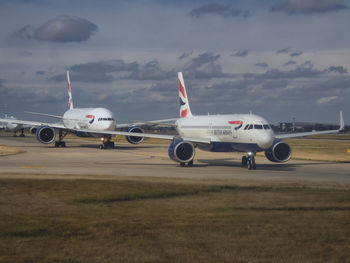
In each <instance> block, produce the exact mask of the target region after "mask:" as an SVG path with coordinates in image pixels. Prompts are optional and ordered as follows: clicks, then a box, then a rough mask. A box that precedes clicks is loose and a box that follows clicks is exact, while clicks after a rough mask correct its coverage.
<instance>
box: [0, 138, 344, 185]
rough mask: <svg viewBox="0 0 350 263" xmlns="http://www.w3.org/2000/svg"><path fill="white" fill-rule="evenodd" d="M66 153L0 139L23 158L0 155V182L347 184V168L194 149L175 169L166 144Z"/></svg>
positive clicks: (79, 147)
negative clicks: (250, 165) (42, 178)
mask: <svg viewBox="0 0 350 263" xmlns="http://www.w3.org/2000/svg"><path fill="white" fill-rule="evenodd" d="M66 143H67V147H66V148H55V147H54V146H53V145H44V144H41V143H39V142H38V141H37V140H36V139H35V137H34V136H27V137H25V138H19V137H12V136H11V134H6V135H0V145H8V146H16V147H19V148H21V149H22V150H24V151H25V152H24V153H21V154H17V155H9V156H0V178H1V177H2V178H4V177H6V178H9V177H10V178H11V177H14V178H15V177H16V178H18V177H20V178H26V177H27V176H29V175H30V174H41V175H47V177H48V178H50V177H52V178H53V177H54V175H64V176H67V178H69V177H70V176H72V175H75V176H77V175H79V176H81V177H82V178H83V177H84V176H101V178H102V177H103V176H108V177H109V178H111V177H113V176H125V177H128V176H148V177H149V176H156V177H169V178H194V179H203V180H208V179H236V180H248V181H262V182H276V183H280V182H286V183H313V184H318V183H319V184H323V183H327V184H329V183H331V184H334V185H339V186H342V185H344V186H349V185H350V163H332V162H318V161H300V160H290V161H289V162H288V163H283V164H278V163H277V164H276V163H271V162H269V161H268V160H267V159H266V158H264V157H257V158H256V162H257V170H255V171H253V170H248V169H246V168H244V167H242V166H241V165H240V161H241V156H242V155H241V154H235V153H211V152H204V151H200V150H198V149H197V151H196V156H195V163H194V166H193V167H181V166H180V165H179V164H177V163H175V162H173V161H171V160H170V159H169V157H168V153H167V151H168V145H165V144H161V145H158V144H145V143H142V144H140V145H131V144H125V143H122V144H118V143H116V147H115V149H109V150H100V149H99V147H98V146H99V143H98V142H90V141H82V140H66Z"/></svg>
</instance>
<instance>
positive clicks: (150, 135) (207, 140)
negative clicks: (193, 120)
mask: <svg viewBox="0 0 350 263" xmlns="http://www.w3.org/2000/svg"><path fill="white" fill-rule="evenodd" d="M76 131H78V132H87V133H97V134H106V135H122V136H133V137H146V138H156V139H164V140H173V139H175V138H181V139H183V140H185V141H190V142H193V143H205V144H209V143H210V138H191V137H179V136H178V135H165V134H153V133H136V132H123V131H95V130H85V129H78V130H76Z"/></svg>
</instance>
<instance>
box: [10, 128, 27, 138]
mask: <svg viewBox="0 0 350 263" xmlns="http://www.w3.org/2000/svg"><path fill="white" fill-rule="evenodd" d="M13 137H17V131H15V134H14V135H13ZM19 137H26V136H25V134H24V129H21V134H20V135H19Z"/></svg>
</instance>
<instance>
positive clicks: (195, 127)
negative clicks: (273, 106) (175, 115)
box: [176, 114, 274, 152]
mask: <svg viewBox="0 0 350 263" xmlns="http://www.w3.org/2000/svg"><path fill="white" fill-rule="evenodd" d="M176 128H177V131H178V133H179V135H180V136H181V137H189V138H209V139H210V142H211V143H210V145H201V144H198V147H200V148H201V149H204V150H209V151H215V152H231V151H242V152H260V151H264V150H266V149H268V148H270V147H271V146H272V144H273V142H274V134H273V131H272V129H271V127H270V125H269V124H268V122H267V121H266V120H265V119H263V118H262V117H260V116H257V115H253V114H225V115H212V116H210V115H209V116H206V115H202V116H191V117H187V118H180V119H178V120H177V121H176Z"/></svg>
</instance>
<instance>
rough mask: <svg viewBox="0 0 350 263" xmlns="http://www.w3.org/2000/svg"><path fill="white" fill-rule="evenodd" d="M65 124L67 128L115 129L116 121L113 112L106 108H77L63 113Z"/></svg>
mask: <svg viewBox="0 0 350 263" xmlns="http://www.w3.org/2000/svg"><path fill="white" fill-rule="evenodd" d="M62 119H63V124H64V126H65V127H66V128H67V129H73V130H79V129H85V130H94V131H114V130H115V127H116V121H115V118H114V116H113V113H112V112H111V111H109V110H107V109H105V108H75V109H70V110H67V111H66V112H65V113H64V115H63V118H62ZM77 135H78V136H79V135H80V136H84V137H85V136H94V137H95V136H96V137H100V136H101V135H100V134H96V133H94V134H90V133H89V134H86V133H84V134H79V133H77Z"/></svg>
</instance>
